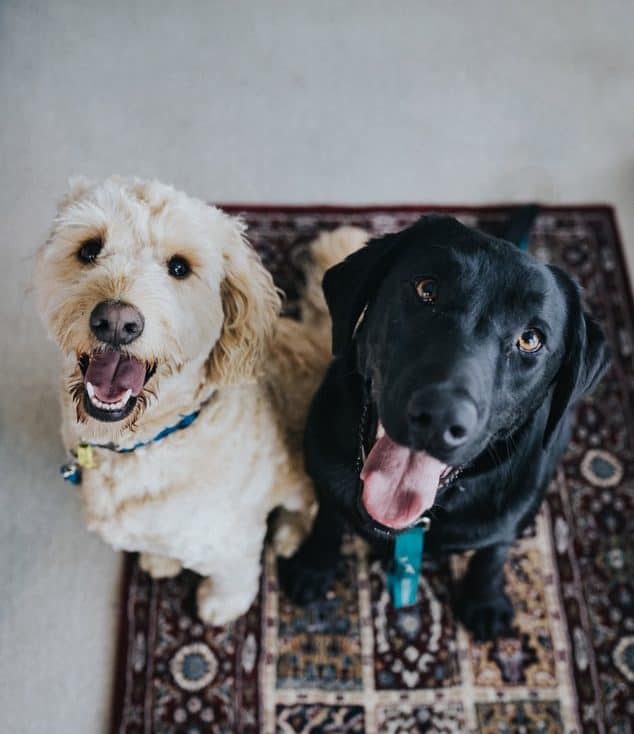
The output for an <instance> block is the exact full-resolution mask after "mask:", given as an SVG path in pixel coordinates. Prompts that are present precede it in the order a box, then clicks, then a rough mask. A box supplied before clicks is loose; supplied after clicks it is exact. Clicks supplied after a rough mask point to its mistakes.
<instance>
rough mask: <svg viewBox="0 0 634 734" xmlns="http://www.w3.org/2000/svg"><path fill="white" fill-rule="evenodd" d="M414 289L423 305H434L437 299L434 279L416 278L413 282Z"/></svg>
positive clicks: (436, 285)
mask: <svg viewBox="0 0 634 734" xmlns="http://www.w3.org/2000/svg"><path fill="white" fill-rule="evenodd" d="M414 288H416V295H417V296H418V297H419V298H420V300H421V301H422V302H423V303H434V302H435V301H436V298H437V297H438V283H437V282H436V279H435V278H427V277H425V278H417V279H416V280H415V281H414Z"/></svg>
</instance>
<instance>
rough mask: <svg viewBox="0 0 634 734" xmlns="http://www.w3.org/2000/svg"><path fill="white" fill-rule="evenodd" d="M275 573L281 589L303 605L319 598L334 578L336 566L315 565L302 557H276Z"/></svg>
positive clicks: (296, 602)
mask: <svg viewBox="0 0 634 734" xmlns="http://www.w3.org/2000/svg"><path fill="white" fill-rule="evenodd" d="M277 573H278V577H279V581H280V586H281V588H282V591H283V592H284V593H285V594H286V596H287V597H288V598H289V599H290V600H291V601H292V602H294V603H295V604H298V605H299V606H304V605H306V604H310V603H311V602H313V601H316V600H317V599H321V598H322V597H323V596H324V595H325V594H326V591H328V588H329V587H330V586H331V585H332V582H333V581H334V580H335V573H336V566H335V565H334V564H333V565H332V566H329V565H321V566H319V567H316V566H314V565H311V564H310V563H309V562H307V561H306V559H304V558H303V557H302V552H301V550H300V552H299V553H296V554H295V555H294V556H293V557H292V558H278V559H277Z"/></svg>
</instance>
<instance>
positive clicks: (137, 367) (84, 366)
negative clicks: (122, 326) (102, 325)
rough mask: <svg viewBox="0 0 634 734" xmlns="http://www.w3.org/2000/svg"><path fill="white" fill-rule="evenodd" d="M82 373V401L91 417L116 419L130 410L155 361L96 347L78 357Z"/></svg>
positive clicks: (106, 419)
mask: <svg viewBox="0 0 634 734" xmlns="http://www.w3.org/2000/svg"><path fill="white" fill-rule="evenodd" d="M79 367H80V369H81V373H82V376H83V383H84V391H83V397H82V400H83V405H84V408H85V410H86V412H87V413H88V415H90V416H91V417H92V418H95V420H98V421H103V422H114V421H120V420H123V419H124V418H126V417H127V416H128V415H130V413H131V412H132V411H133V409H134V407H135V405H136V404H137V400H138V399H139V395H140V393H141V391H142V390H143V387H144V385H145V383H146V382H147V381H148V380H149V379H150V377H151V376H152V375H153V374H154V372H155V371H156V365H147V364H146V363H145V362H142V361H141V360H139V359H137V358H136V357H133V356H131V355H129V354H124V353H123V352H119V351H114V350H113V351H96V352H92V353H91V354H83V355H82V356H81V357H80V359H79Z"/></svg>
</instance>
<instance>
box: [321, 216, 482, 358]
mask: <svg viewBox="0 0 634 734" xmlns="http://www.w3.org/2000/svg"><path fill="white" fill-rule="evenodd" d="M474 236H475V235H474V231H473V230H471V229H468V228H467V227H465V226H464V225H463V224H461V223H460V222H459V221H458V220H457V219H455V218H454V217H451V216H449V215H447V214H439V213H436V212H429V213H428V214H425V215H424V216H422V217H420V219H418V220H417V221H416V222H414V224H412V225H411V226H410V227H408V228H407V229H404V230H402V231H401V232H396V233H394V234H387V235H384V236H383V237H378V238H376V239H372V240H370V241H369V242H368V244H367V245H366V246H365V247H362V248H361V249H360V250H357V251H356V252H353V253H352V254H351V255H348V257H347V258H346V259H345V260H344V261H343V262H341V263H339V264H338V265H335V266H334V267H333V268H330V270H328V271H327V273H326V275H325V276H324V280H323V288H324V295H325V296H326V303H327V304H328V309H329V311H330V315H331V317H332V353H333V354H334V355H335V356H336V357H338V356H341V355H342V354H343V353H344V352H345V350H346V348H347V346H348V345H349V344H350V342H351V340H352V336H353V334H354V331H355V328H356V326H357V323H358V322H359V319H360V317H361V315H362V314H363V311H364V309H365V307H366V306H367V305H368V304H369V302H370V301H371V300H372V295H373V294H374V292H375V291H376V289H377V288H378V286H379V284H380V282H381V280H382V279H383V278H384V276H385V275H386V273H387V271H388V270H389V268H390V265H391V263H392V260H393V259H394V256H395V254H396V252H397V251H398V250H399V246H400V245H405V244H406V243H407V244H409V243H416V244H420V245H422V246H424V245H425V244H427V243H429V242H430V241H431V240H434V241H435V242H437V244H439V245H442V244H446V243H451V242H455V241H457V240H460V239H464V238H465V237H468V238H471V239H473V237H474ZM480 236H481V237H485V235H480Z"/></svg>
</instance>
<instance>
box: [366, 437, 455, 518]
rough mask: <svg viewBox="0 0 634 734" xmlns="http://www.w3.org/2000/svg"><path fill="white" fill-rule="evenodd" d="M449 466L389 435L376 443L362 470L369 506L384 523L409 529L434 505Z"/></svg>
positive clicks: (372, 515) (372, 513)
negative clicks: (395, 440) (443, 474)
mask: <svg viewBox="0 0 634 734" xmlns="http://www.w3.org/2000/svg"><path fill="white" fill-rule="evenodd" d="M446 469H447V465H446V464H443V463H442V462H440V461H438V460H437V459H434V458H433V457H432V456H430V455H429V454H427V453H425V452H424V451H412V450H411V449H408V448H407V447H405V446H399V445H398V444H397V443H394V441H392V439H391V438H390V437H389V436H388V435H387V434H386V435H384V436H382V437H381V438H379V439H378V440H377V442H376V443H375V444H374V446H373V447H372V451H370V453H369V454H368V458H367V459H366V460H365V463H364V465H363V469H362V470H361V479H362V480H363V495H362V499H363V504H364V505H365V509H366V510H367V511H368V514H369V515H370V516H371V517H373V518H374V519H375V520H376V521H377V522H380V523H381V524H382V525H386V526H387V527H390V528H394V529H397V530H399V529H401V528H406V527H407V526H408V525H411V524H412V523H413V522H414V521H415V520H416V519H417V518H418V516H419V515H420V514H421V513H423V512H425V510H428V509H429V508H430V507H431V506H432V505H433V504H434V499H435V497H436V490H437V489H438V485H439V483H440V477H441V475H442V473H443V472H444V471H445V470H446Z"/></svg>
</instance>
